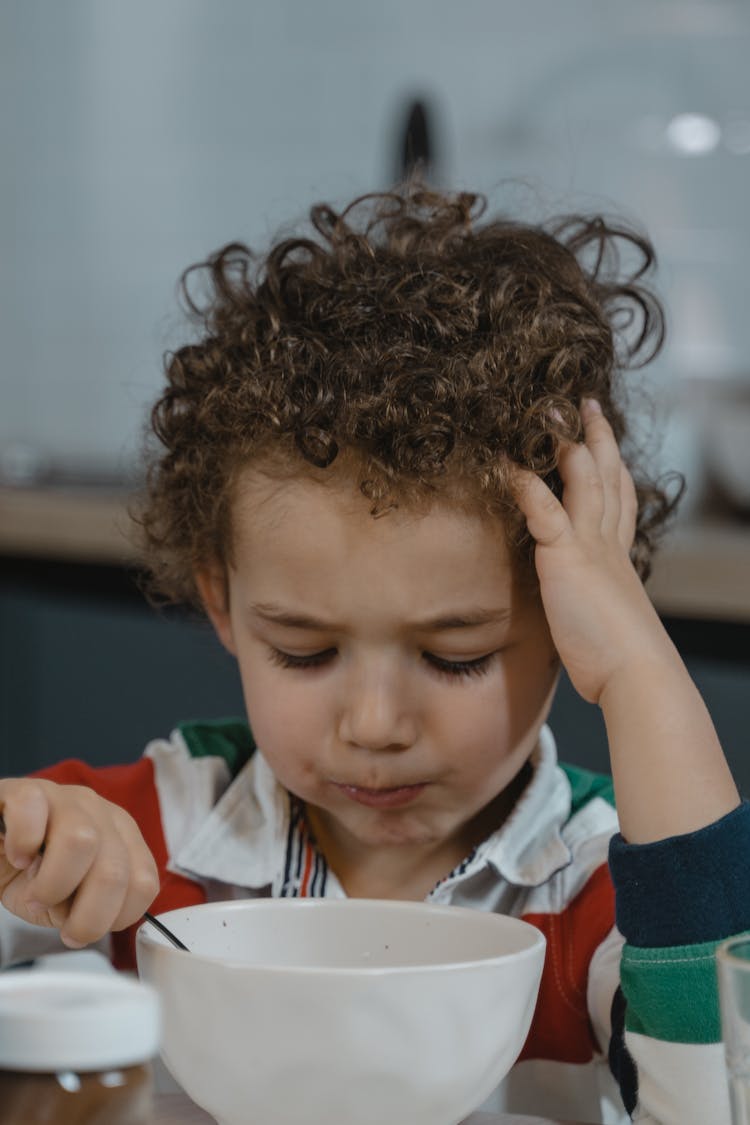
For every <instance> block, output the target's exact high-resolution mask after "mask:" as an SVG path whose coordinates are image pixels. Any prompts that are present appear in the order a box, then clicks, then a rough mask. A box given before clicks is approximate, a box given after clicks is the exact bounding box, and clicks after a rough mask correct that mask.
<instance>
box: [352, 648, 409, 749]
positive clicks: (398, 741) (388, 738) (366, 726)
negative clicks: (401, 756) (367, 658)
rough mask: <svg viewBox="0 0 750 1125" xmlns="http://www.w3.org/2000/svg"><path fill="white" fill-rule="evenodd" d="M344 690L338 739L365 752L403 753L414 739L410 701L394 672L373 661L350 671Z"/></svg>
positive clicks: (407, 693)
mask: <svg viewBox="0 0 750 1125" xmlns="http://www.w3.org/2000/svg"><path fill="white" fill-rule="evenodd" d="M347 679H348V682H347V684H346V687H345V692H346V697H345V699H344V704H343V707H342V710H341V717H340V722H339V737H340V738H341V740H342V742H346V743H348V744H349V745H350V746H356V747H361V748H363V749H366V750H393V751H395V750H405V749H407V747H409V746H411V745H412V744H413V743H414V741H415V740H416V736H417V723H416V714H415V708H414V705H413V701H410V699H409V692H408V689H407V688H406V686H405V685H404V683H403V680H402V678H401V677H400V676H399V673H398V670H397V669H395V668H392V667H390V666H388V664H387V662H385V661H373V662H371V663H369V664H368V665H367V666H361V667H359V668H357V669H353V670H352V674H351V676H349V677H348V678H347Z"/></svg>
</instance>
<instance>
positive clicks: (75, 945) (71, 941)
mask: <svg viewBox="0 0 750 1125" xmlns="http://www.w3.org/2000/svg"><path fill="white" fill-rule="evenodd" d="M60 938H61V940H62V942H63V944H64V945H67V947H68V949H84V948H85V946H86V942H85V941H76V940H75V938H71V937H67V936H66V935H65V934H60Z"/></svg>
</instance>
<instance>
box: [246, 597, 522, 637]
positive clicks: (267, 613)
mask: <svg viewBox="0 0 750 1125" xmlns="http://www.w3.org/2000/svg"><path fill="white" fill-rule="evenodd" d="M250 611H251V613H253V614H255V616H256V617H262V618H263V619H264V621H271V622H273V624H275V625H285V626H286V627H287V628H288V629H310V630H313V629H314V630H317V631H318V632H337V631H341V629H342V628H343V626H341V625H339V624H337V623H336V622H335V621H323V620H321V619H320V618H317V617H310V616H308V615H307V614H304V613H292V612H289V611H288V610H285V609H282V608H281V606H277V605H273V604H264V603H256V604H254V605H251V606H250ZM510 616H511V610H510V608H502V609H478V608H477V609H468V610H465V611H462V612H460V613H449V614H445V615H444V616H440V617H431V618H429V619H427V620H424V621H410V622H407V626H408V628H410V629H415V630H418V631H419V632H425V633H441V632H445V631H447V630H449V629H471V628H476V627H477V626H479V625H495V624H498V623H500V622H502V621H507V620H508V619H509V618H510Z"/></svg>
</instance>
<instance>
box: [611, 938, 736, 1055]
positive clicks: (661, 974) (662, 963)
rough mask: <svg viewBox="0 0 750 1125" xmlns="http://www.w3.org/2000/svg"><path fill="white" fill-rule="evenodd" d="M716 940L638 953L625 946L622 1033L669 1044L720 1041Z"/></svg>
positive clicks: (623, 954) (629, 946) (642, 950)
mask: <svg viewBox="0 0 750 1125" xmlns="http://www.w3.org/2000/svg"><path fill="white" fill-rule="evenodd" d="M719 944H720V943H719V942H717V941H707V942H704V943H702V944H700V945H673V946H670V947H665V948H664V949H641V948H639V947H637V946H633V945H627V944H626V945H625V946H624V947H623V951H622V961H621V963H620V979H621V983H622V991H623V993H624V995H625V999H626V1000H627V1012H626V1016H625V1030H626V1031H638V1032H640V1033H641V1034H642V1035H649V1036H651V1038H652V1039H663V1040H666V1041H668V1042H672V1043H718V1042H719V1040H720V1039H721V1020H720V1017H719V995H718V985H717V979H716V946H717V945H719Z"/></svg>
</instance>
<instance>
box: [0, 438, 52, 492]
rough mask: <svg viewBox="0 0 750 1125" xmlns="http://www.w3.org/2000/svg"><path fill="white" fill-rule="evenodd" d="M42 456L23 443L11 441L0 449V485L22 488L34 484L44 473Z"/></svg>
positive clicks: (26, 443) (34, 448) (44, 467)
mask: <svg viewBox="0 0 750 1125" xmlns="http://www.w3.org/2000/svg"><path fill="white" fill-rule="evenodd" d="M46 468H47V466H46V463H45V458H44V455H43V454H42V453H41V452H40V450H38V449H37V448H36V447H35V446H33V445H31V444H29V443H28V442H25V441H13V442H9V443H8V445H4V446H2V448H0V484H3V485H11V486H13V487H24V486H27V485H31V484H36V483H37V481H38V480H39V478H40V476H42V475H43V474H44V472H45V471H46Z"/></svg>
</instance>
